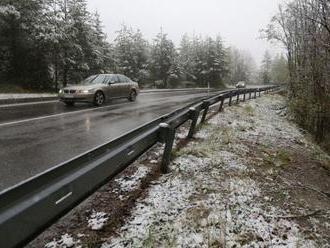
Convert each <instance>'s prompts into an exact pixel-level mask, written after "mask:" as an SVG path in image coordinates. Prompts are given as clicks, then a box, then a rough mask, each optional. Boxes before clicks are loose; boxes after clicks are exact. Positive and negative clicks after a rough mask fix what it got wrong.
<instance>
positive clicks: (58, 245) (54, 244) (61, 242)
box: [45, 233, 81, 248]
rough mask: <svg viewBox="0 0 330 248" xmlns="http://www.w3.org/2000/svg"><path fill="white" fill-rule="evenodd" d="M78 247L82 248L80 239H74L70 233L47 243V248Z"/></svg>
mask: <svg viewBox="0 0 330 248" xmlns="http://www.w3.org/2000/svg"><path fill="white" fill-rule="evenodd" d="M69 247H76V248H80V247H81V245H80V240H74V238H73V237H72V236H71V235H69V234H67V233H66V234H64V235H62V236H61V238H60V239H58V240H55V239H54V240H53V241H51V242H49V243H47V244H46V245H45V248H69Z"/></svg>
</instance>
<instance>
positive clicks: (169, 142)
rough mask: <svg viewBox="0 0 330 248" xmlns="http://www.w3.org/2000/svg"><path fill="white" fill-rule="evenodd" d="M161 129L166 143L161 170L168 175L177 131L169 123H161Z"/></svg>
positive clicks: (162, 137) (161, 134)
mask: <svg viewBox="0 0 330 248" xmlns="http://www.w3.org/2000/svg"><path fill="white" fill-rule="evenodd" d="M159 127H160V136H161V139H162V142H163V143H165V148H164V153H163V159H162V163H161V167H160V170H161V172H162V173H164V174H166V173H169V168H168V165H169V164H170V159H171V152H172V148H173V143H174V138H175V129H174V128H173V127H171V126H170V125H169V124H167V123H160V124H159Z"/></svg>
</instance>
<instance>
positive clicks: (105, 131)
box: [0, 92, 208, 191]
mask: <svg viewBox="0 0 330 248" xmlns="http://www.w3.org/2000/svg"><path fill="white" fill-rule="evenodd" d="M207 95H208V93H200V92H199V93H192V92H167V93H148V94H141V95H140V96H139V97H138V99H137V101H136V102H128V101H127V100H117V101H113V102H112V103H109V104H107V105H105V106H103V107H101V108H94V107H91V106H90V105H86V104H78V105H77V106H75V107H73V108H68V107H66V106H64V104H62V103H60V102H50V103H41V104H30V105H29V104H26V105H22V106H15V107H0V191H1V190H3V189H5V188H7V187H10V186H12V185H14V184H16V183H18V182H20V181H22V180H25V179H27V178H29V177H31V176H33V175H36V174H38V173H41V172H43V171H45V170H47V169H49V168H51V167H53V166H55V165H57V164H59V163H61V162H64V161H66V160H68V159H71V158H73V157H74V156H77V155H79V154H80V153H82V152H85V151H87V150H90V149H92V148H94V147H95V146H97V145H100V144H102V143H104V142H106V141H109V140H111V139H114V138H116V137H118V136H120V135H121V134H123V133H125V132H128V131H130V130H132V129H133V128H136V127H138V126H140V125H142V124H144V123H146V122H148V121H151V120H152V119H155V118H157V117H159V116H161V115H164V114H167V113H169V112H171V111H173V110H175V109H177V108H179V107H183V106H185V105H187V104H188V103H191V102H194V101H196V100H198V99H201V98H203V97H205V96H207Z"/></svg>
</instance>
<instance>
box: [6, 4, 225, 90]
mask: <svg viewBox="0 0 330 248" xmlns="http://www.w3.org/2000/svg"><path fill="white" fill-rule="evenodd" d="M226 51H227V50H226V49H225V47H224V45H223V42H222V40H221V38H220V37H216V38H215V39H213V38H211V37H206V38H202V37H197V36H194V37H189V36H188V35H184V36H183V39H182V42H181V45H180V46H179V47H178V48H177V47H175V45H174V43H173V42H172V41H171V40H170V39H169V38H168V37H167V34H165V33H164V32H162V31H161V32H160V33H159V34H158V35H157V36H156V37H155V39H154V40H153V41H152V42H148V41H147V40H145V39H144V37H143V35H142V33H141V32H140V31H139V30H133V29H132V28H130V27H127V26H125V25H123V26H122V28H121V29H120V30H119V31H117V33H116V37H115V39H114V42H113V43H109V42H108V41H107V40H106V35H105V33H104V31H103V28H102V23H101V20H100V17H99V15H98V14H97V13H90V12H89V11H88V9H87V3H86V0H24V1H22V0H1V4H0V84H14V85H19V86H21V87H23V88H27V89H37V90H57V89H58V88H59V87H61V86H65V85H67V84H68V83H77V82H78V81H80V80H81V79H82V78H84V77H86V76H88V75H91V74H96V73H122V74H125V75H127V76H129V77H131V78H132V79H134V80H136V81H139V82H142V83H148V82H149V83H150V84H152V83H154V82H155V81H158V82H160V83H159V84H160V87H173V86H175V84H176V82H178V81H180V80H181V81H182V80H187V81H192V82H195V84H196V85H197V86H206V85H208V84H211V86H213V87H216V86H218V85H220V84H221V83H223V81H224V79H225V78H228V71H229V70H228V68H229V66H228V61H229V59H228V56H229V55H230V54H229V53H227V52H226Z"/></svg>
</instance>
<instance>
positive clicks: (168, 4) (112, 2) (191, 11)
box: [88, 0, 283, 63]
mask: <svg viewBox="0 0 330 248" xmlns="http://www.w3.org/2000/svg"><path fill="white" fill-rule="evenodd" d="M281 2H283V0H248V1H247V0H230V1H229V0H204V1H201V0H166V1H164V0H89V3H88V4H89V9H90V10H91V11H98V12H99V14H100V15H101V19H102V21H103V25H104V28H105V31H106V33H107V35H108V39H109V40H110V41H111V40H112V39H113V38H114V36H115V31H116V30H118V29H119V28H120V26H121V24H127V25H129V26H132V27H133V28H139V29H140V30H141V31H142V32H143V34H144V35H145V37H146V38H147V39H149V40H151V39H152V38H153V37H154V36H155V34H157V33H158V32H159V31H160V28H161V27H162V28H163V30H164V32H166V33H168V35H169V37H170V38H171V39H172V40H173V41H174V42H175V43H176V44H179V43H180V39H181V36H182V34H184V33H189V34H201V35H209V36H215V35H217V34H220V35H221V36H222V38H223V39H224V41H225V42H226V45H228V46H229V45H233V46H235V47H237V48H239V49H243V50H247V51H249V52H250V53H251V54H252V56H253V57H254V58H255V60H256V61H257V63H259V62H260V61H261V60H262V57H263V54H264V52H265V50H267V49H268V50H270V51H271V52H272V53H273V54H275V53H278V52H279V51H280V49H279V47H276V46H274V45H271V44H269V43H268V42H267V41H265V40H262V39H259V37H260V33H259V30H260V29H262V28H263V27H265V26H266V25H267V23H268V22H269V20H270V18H271V17H272V16H273V15H274V14H275V13H276V11H277V9H278V4H280V3H281Z"/></svg>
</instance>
